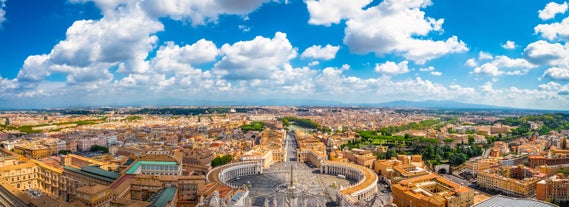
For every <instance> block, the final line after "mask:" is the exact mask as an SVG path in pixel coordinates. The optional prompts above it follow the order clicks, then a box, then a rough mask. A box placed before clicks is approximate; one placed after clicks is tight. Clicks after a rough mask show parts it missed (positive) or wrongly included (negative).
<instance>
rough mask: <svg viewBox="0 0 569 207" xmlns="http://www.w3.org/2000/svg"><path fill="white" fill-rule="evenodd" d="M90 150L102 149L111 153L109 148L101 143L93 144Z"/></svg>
mask: <svg viewBox="0 0 569 207" xmlns="http://www.w3.org/2000/svg"><path fill="white" fill-rule="evenodd" d="M89 151H91V152H98V151H102V152H103V153H109V148H108V147H104V146H100V145H91V149H90V150H89Z"/></svg>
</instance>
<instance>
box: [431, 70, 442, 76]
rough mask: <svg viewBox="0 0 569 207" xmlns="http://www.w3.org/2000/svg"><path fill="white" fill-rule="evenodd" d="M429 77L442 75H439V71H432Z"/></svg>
mask: <svg viewBox="0 0 569 207" xmlns="http://www.w3.org/2000/svg"><path fill="white" fill-rule="evenodd" d="M431 75H434V76H441V75H443V73H441V72H439V71H433V72H431Z"/></svg>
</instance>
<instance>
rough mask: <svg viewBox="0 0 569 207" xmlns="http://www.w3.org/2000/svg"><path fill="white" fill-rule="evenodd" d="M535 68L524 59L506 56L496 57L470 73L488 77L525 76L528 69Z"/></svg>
mask: <svg viewBox="0 0 569 207" xmlns="http://www.w3.org/2000/svg"><path fill="white" fill-rule="evenodd" d="M536 67H537V66H536V65H534V64H531V63H530V62H528V61H527V60H525V59H521V58H517V59H511V58H509V57H507V56H497V57H496V58H495V59H494V60H493V61H491V62H488V63H484V64H483V65H481V66H479V67H476V68H474V70H473V72H472V73H473V74H477V75H488V76H499V75H523V74H526V73H527V72H528V71H529V70H530V69H533V68H536ZM504 69H508V70H504ZM512 69H513V70H512Z"/></svg>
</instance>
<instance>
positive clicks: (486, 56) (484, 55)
mask: <svg viewBox="0 0 569 207" xmlns="http://www.w3.org/2000/svg"><path fill="white" fill-rule="evenodd" d="M492 59H494V56H492V54H490V53H487V52H482V51H480V53H478V60H492Z"/></svg>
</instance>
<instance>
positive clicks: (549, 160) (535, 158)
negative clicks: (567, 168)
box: [528, 155, 569, 168]
mask: <svg viewBox="0 0 569 207" xmlns="http://www.w3.org/2000/svg"><path fill="white" fill-rule="evenodd" d="M528 163H529V167H531V168H535V167H537V166H540V165H562V164H569V156H566V157H565V156H563V157H545V156H542V155H530V156H528Z"/></svg>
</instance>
